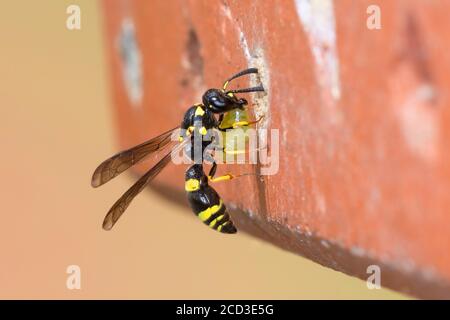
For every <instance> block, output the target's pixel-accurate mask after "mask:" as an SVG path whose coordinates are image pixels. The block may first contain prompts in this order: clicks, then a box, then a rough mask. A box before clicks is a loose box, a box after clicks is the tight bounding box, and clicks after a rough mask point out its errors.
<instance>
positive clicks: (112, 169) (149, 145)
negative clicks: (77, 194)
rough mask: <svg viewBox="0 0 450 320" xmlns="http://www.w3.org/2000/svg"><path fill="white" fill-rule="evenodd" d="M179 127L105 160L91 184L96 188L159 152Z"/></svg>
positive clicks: (95, 173)
mask: <svg viewBox="0 0 450 320" xmlns="http://www.w3.org/2000/svg"><path fill="white" fill-rule="evenodd" d="M177 129H179V127H176V128H173V129H170V130H169V131H166V132H164V133H162V134H160V135H159V136H157V137H155V138H153V139H150V140H148V141H146V142H144V143H141V144H140V145H137V146H135V147H133V148H130V149H128V150H124V151H121V152H119V153H117V154H116V155H114V156H112V157H111V158H109V159H107V160H105V161H103V162H102V163H101V164H100V165H99V166H98V167H97V169H95V171H94V174H93V175H92V180H91V185H92V186H93V187H94V188H96V187H99V186H101V185H103V184H105V183H106V182H108V181H109V180H111V179H113V178H115V177H116V176H118V175H119V174H121V173H122V172H124V171H125V170H127V169H128V168H130V167H131V166H133V165H135V164H136V163H139V162H141V161H142V160H143V159H144V158H146V157H147V156H149V155H150V154H152V153H154V152H157V151H158V152H159V151H161V150H163V149H165V148H166V147H167V145H169V142H170V141H171V135H172V133H173V132H175V131H176V130H177Z"/></svg>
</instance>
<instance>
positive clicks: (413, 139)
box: [398, 84, 439, 162]
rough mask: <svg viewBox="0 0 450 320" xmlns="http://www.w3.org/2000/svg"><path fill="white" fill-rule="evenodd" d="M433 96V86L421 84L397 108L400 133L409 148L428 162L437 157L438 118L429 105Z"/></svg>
mask: <svg viewBox="0 0 450 320" xmlns="http://www.w3.org/2000/svg"><path fill="white" fill-rule="evenodd" d="M434 96H435V92H434V89H433V87H432V86H430V85H427V84H423V85H420V86H419V87H418V88H417V89H416V90H415V91H413V92H412V93H411V94H410V95H409V96H408V97H407V98H406V101H405V102H404V103H403V104H402V105H401V106H400V107H399V108H398V118H399V122H400V125H401V129H402V134H403V137H404V139H405V141H406V143H407V145H408V147H409V149H410V150H411V151H412V152H413V153H414V154H415V155H417V156H418V157H420V158H422V159H424V160H427V161H430V162H432V161H434V160H435V159H436V158H437V157H438V154H437V153H438V138H439V119H438V118H437V117H436V114H435V112H434V109H433V107H432V106H431V105H430V101H432V99H434Z"/></svg>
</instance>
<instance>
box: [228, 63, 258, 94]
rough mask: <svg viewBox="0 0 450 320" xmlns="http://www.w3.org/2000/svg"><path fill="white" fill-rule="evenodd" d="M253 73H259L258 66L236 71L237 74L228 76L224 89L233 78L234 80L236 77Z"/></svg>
mask: <svg viewBox="0 0 450 320" xmlns="http://www.w3.org/2000/svg"><path fill="white" fill-rule="evenodd" d="M251 73H258V69H257V68H248V69H245V70H242V71H240V72H238V73H236V74H235V75H233V76H231V77H230V78H228V79H227V80H226V81H225V82H224V84H223V90H225V89H226V88H227V86H228V83H229V82H230V81H231V80H234V79H236V78H239V77H242V76H245V75H246V74H251Z"/></svg>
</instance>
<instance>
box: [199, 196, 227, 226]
mask: <svg viewBox="0 0 450 320" xmlns="http://www.w3.org/2000/svg"><path fill="white" fill-rule="evenodd" d="M221 207H222V200H220V202H219V204H215V205H213V206H211V207H209V208H207V209H205V210H203V211H201V212H200V213H199V214H198V217H199V218H200V220H202V221H206V220H208V219H209V218H210V217H211V216H212V215H213V214H214V213H216V212H217V211H219V210H220V208H221ZM213 221H214V220H213ZM211 223H212V221H211Z"/></svg>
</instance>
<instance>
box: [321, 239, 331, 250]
mask: <svg viewBox="0 0 450 320" xmlns="http://www.w3.org/2000/svg"><path fill="white" fill-rule="evenodd" d="M320 244H321V245H322V246H324V247H325V248H327V249H328V248H330V244H329V243H328V241H327V240H320Z"/></svg>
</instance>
